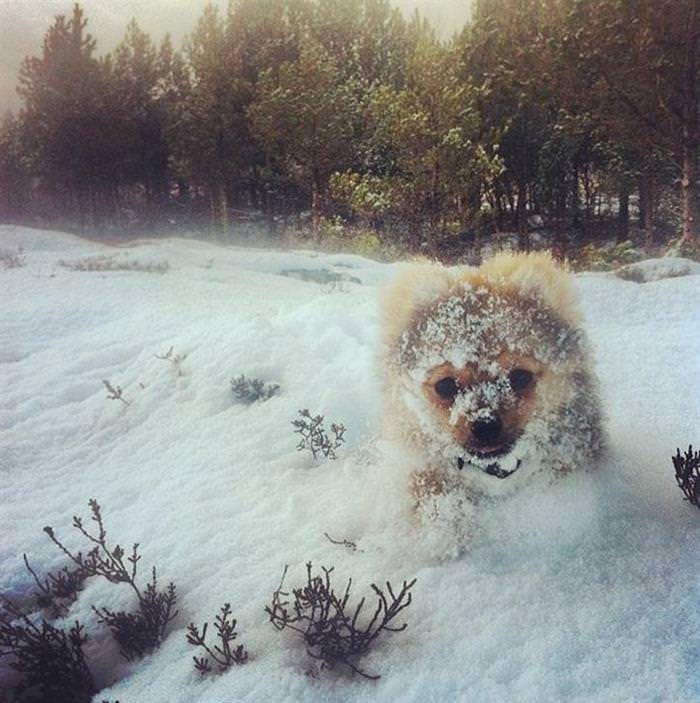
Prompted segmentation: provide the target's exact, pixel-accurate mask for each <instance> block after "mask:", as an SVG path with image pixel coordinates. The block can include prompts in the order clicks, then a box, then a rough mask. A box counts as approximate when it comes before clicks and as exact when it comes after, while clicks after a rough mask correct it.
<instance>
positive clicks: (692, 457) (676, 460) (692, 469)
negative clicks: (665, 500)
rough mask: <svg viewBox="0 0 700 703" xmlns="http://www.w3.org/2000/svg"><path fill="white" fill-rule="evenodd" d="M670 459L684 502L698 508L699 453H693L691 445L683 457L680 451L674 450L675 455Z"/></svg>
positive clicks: (699, 503)
mask: <svg viewBox="0 0 700 703" xmlns="http://www.w3.org/2000/svg"><path fill="white" fill-rule="evenodd" d="M671 459H672V460H673V467H674V468H675V470H676V483H677V484H678V487H679V488H680V489H681V491H683V495H684V496H685V500H687V501H690V502H691V503H692V504H693V505H694V506H695V507H696V508H700V452H694V451H693V447H692V445H691V446H689V447H688V451H687V452H686V453H685V454H683V455H681V450H680V449H676V455H675V456H674V457H671Z"/></svg>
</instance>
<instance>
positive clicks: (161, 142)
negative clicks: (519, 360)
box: [0, 0, 700, 255]
mask: <svg viewBox="0 0 700 703" xmlns="http://www.w3.org/2000/svg"><path fill="white" fill-rule="evenodd" d="M698 22H700V8H699V7H698V5H697V2H695V0H692V2H691V0H683V1H682V2H677V1H676V0H640V1H639V2H637V3H629V2H621V1H620V0H586V1H585V2H569V1H568V0H566V1H565V2H562V0H521V1H519V2H512V0H476V1H475V3H474V8H473V13H472V18H471V20H470V22H469V23H468V24H467V25H466V26H465V27H464V28H463V30H462V32H461V33H460V34H458V35H456V36H455V38H453V39H452V40H449V41H443V40H440V39H439V38H438V37H437V36H436V35H435V32H434V31H433V30H432V28H431V27H430V25H429V23H428V22H426V20H425V19H424V18H422V17H421V16H420V15H419V14H418V13H416V14H414V15H413V17H412V18H411V19H410V20H409V21H406V20H405V19H404V18H403V16H402V14H401V12H400V11H399V10H398V9H397V8H396V7H394V5H393V4H392V2H391V0H232V2H231V3H230V4H229V7H228V9H227V10H226V11H221V10H220V9H219V8H218V6H217V5H215V4H213V3H212V4H209V5H207V6H206V7H205V8H204V10H203V12H202V15H201V17H200V19H199V21H198V22H197V24H196V26H195V27H194V28H193V30H192V32H191V33H190V34H189V35H188V38H187V41H186V43H185V45H184V47H183V50H182V51H181V52H180V51H177V50H176V49H175V48H174V47H173V45H172V42H171V41H170V39H169V38H168V37H167V36H166V38H165V39H164V40H163V42H162V43H161V45H160V47H156V46H155V44H154V43H153V41H152V40H151V38H150V37H149V36H148V35H147V34H146V33H144V32H143V31H142V30H141V29H140V28H139V26H138V24H137V22H136V21H135V20H134V21H132V22H131V23H130V24H129V25H128V27H127V30H126V33H125V36H124V38H123V41H122V42H121V43H120V44H119V45H118V46H117V48H116V49H115V50H114V51H113V52H112V53H111V54H108V55H104V56H99V55H98V52H97V44H96V40H95V39H94V38H93V37H92V36H90V35H89V34H88V33H87V20H86V18H85V16H84V13H83V10H82V9H81V8H80V6H78V5H76V6H75V7H74V8H73V11H72V14H71V15H70V16H69V17H65V16H59V17H56V18H55V20H54V21H53V23H52V24H51V26H50V27H49V28H48V30H47V32H46V35H45V38H44V42H43V45H42V47H41V49H40V51H39V52H38V54H37V55H36V56H30V57H28V58H27V59H26V60H25V61H24V63H23V64H22V68H21V71H20V76H19V82H20V85H19V92H20V95H21V97H22V99H23V107H22V110H21V112H20V114H19V115H18V116H17V117H9V118H7V119H6V120H5V121H4V123H3V125H2V127H1V128H0V217H2V218H3V219H6V220H17V219H29V218H33V217H36V216H40V217H44V218H50V219H51V221H52V222H55V221H59V222H60V221H61V220H63V221H65V222H66V223H68V224H72V225H74V226H77V227H80V228H82V229H94V228H97V226H98V225H99V226H100V229H101V230H102V229H103V228H104V226H105V225H109V226H114V227H119V228H120V229H123V228H125V227H128V228H133V229H142V230H147V231H149V233H150V232H151V231H152V229H153V227H154V226H155V225H157V224H159V225H161V226H163V227H166V228H168V229H170V228H179V229H187V230H199V231H206V230H207V229H208V228H209V227H210V225H211V226H213V230H214V231H215V232H217V233H219V234H223V235H226V236H228V233H229V232H230V231H231V230H232V229H233V223H234V222H235V221H237V227H236V231H237V232H242V231H243V229H244V226H243V224H242V223H243V222H245V229H246V231H248V230H250V229H253V230H260V229H263V228H269V229H270V230H271V231H273V232H274V233H279V232H280V231H281V230H287V232H289V231H290V230H291V229H294V228H296V229H297V230H299V229H302V230H303V229H304V226H305V225H304V223H305V221H306V219H305V218H306V216H305V212H306V211H309V210H310V212H311V218H310V220H311V225H312V228H313V230H314V235H315V242H314V243H315V245H316V246H318V245H323V244H328V243H330V242H338V243H344V244H345V245H347V244H351V245H352V242H353V241H354V239H356V238H357V236H356V235H355V234H353V233H354V232H358V231H359V232H360V233H361V232H362V231H371V232H372V233H373V236H374V235H376V238H377V239H379V241H380V243H381V249H382V250H388V249H389V248H390V247H391V246H396V247H398V248H400V249H402V250H410V251H414V252H415V251H418V250H420V251H421V252H423V253H426V252H428V253H431V254H436V255H439V254H440V251H439V249H440V241H442V240H444V239H445V237H446V235H447V234H450V233H452V234H458V233H467V232H471V233H475V232H477V231H478V233H479V237H478V238H477V239H478V241H479V242H482V241H484V240H485V239H486V238H487V237H488V236H490V235H491V234H493V233H494V232H509V231H513V230H515V231H517V233H518V237H519V245H520V246H521V247H523V248H527V247H528V246H529V224H528V223H529V221H530V220H531V218H532V216H533V215H537V217H538V219H539V220H541V221H543V224H544V227H545V228H546V229H549V230H553V232H554V233H555V239H556V240H557V245H558V246H561V247H562V248H564V245H565V244H567V245H568V244H569V243H570V240H571V236H565V235H571V234H572V233H575V234H576V237H577V239H578V240H577V241H576V242H574V244H576V245H578V244H587V243H589V242H591V241H597V240H601V239H605V238H608V239H610V238H613V237H614V238H615V239H616V240H617V241H618V242H622V241H624V240H625V239H627V238H628V237H630V236H633V235H631V234H630V230H631V229H632V227H633V224H632V220H633V219H634V218H637V219H638V225H639V228H640V229H641V230H643V231H644V233H645V242H646V244H647V246H653V245H654V244H655V243H657V242H655V239H656V240H658V239H660V238H661V237H664V238H667V237H668V236H670V234H671V233H672V232H677V231H680V232H681V233H682V237H683V241H684V242H685V243H688V242H691V243H692V241H697V235H698V232H697V222H698V221H700V213H699V211H698V209H699V208H700V205H698V203H699V202H700V196H699V194H698V190H699V188H698V176H697V157H698V144H700V118H698V114H699V110H698V95H700V70H698V66H699V65H700V63H699V62H700V57H699V56H698V54H699V52H700V32H698V30H697V25H698ZM671 191H673V192H674V193H675V196H674V197H669V193H670V192H671ZM339 217H340V218H341V219H340V220H339V219H337V218H339ZM341 221H342V223H343V225H349V226H350V228H351V232H350V233H346V232H340V231H339V230H338V227H337V226H336V224H333V225H332V226H330V227H329V226H328V223H329V222H332V223H338V222H341ZM601 235H602V236H601ZM691 240H692V241H691ZM334 245H335V244H334ZM352 246H356V247H357V248H359V249H360V250H369V251H370V252H371V251H373V250H376V240H374V239H372V238H371V237H370V238H369V239H367V238H364V239H362V238H361V237H360V239H359V240H358V242H357V243H356V244H355V245H352ZM693 246H694V245H693Z"/></svg>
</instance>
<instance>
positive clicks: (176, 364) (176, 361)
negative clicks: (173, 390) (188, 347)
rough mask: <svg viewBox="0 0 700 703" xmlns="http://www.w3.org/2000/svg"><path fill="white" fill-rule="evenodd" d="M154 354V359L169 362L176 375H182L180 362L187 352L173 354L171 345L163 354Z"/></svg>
mask: <svg viewBox="0 0 700 703" xmlns="http://www.w3.org/2000/svg"><path fill="white" fill-rule="evenodd" d="M155 356H156V359H160V360H161V361H168V362H170V363H171V364H172V365H173V368H174V369H175V371H177V375H178V376H182V362H183V361H184V360H185V359H186V358H187V354H173V347H172V346H171V347H170V349H168V351H167V352H165V354H156V355H155Z"/></svg>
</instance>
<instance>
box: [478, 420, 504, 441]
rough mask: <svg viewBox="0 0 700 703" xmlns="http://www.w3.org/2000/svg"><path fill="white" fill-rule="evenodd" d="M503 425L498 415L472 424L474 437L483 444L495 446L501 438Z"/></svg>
mask: <svg viewBox="0 0 700 703" xmlns="http://www.w3.org/2000/svg"><path fill="white" fill-rule="evenodd" d="M502 429H503V423H502V422H501V418H500V417H499V416H498V415H491V416H490V417H488V418H484V419H482V420H476V421H475V422H474V423H473V424H472V435H473V437H474V439H476V440H477V442H480V443H481V444H487V445H488V444H495V443H496V441H497V440H498V438H499V437H500V436H501V430H502Z"/></svg>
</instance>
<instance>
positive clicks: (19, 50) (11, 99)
mask: <svg viewBox="0 0 700 703" xmlns="http://www.w3.org/2000/svg"><path fill="white" fill-rule="evenodd" d="M216 1H217V2H218V4H220V5H222V6H223V5H225V4H226V0H216ZM395 1H396V4H397V5H398V6H399V7H401V8H402V9H403V10H404V11H405V12H406V13H408V14H410V13H412V12H413V10H414V9H416V8H417V9H419V10H420V11H421V13H423V14H424V15H425V16H427V17H428V18H429V19H430V20H431V22H432V23H433V25H434V26H435V27H436V28H437V29H438V30H439V31H440V32H441V33H442V34H443V35H445V36H449V35H450V34H451V33H452V32H453V31H454V30H455V29H457V28H458V27H460V26H461V25H462V24H463V23H464V22H465V20H466V19H467V16H468V11H469V10H468V8H469V4H470V3H469V0H395ZM207 2H208V0H82V2H81V5H82V6H83V7H84V8H85V11H86V15H87V18H88V20H89V24H88V29H89V31H90V32H91V33H92V34H93V35H94V36H95V37H96V38H97V40H98V50H99V51H100V52H106V51H109V50H111V49H113V48H114V46H115V45H116V44H118V43H119V41H120V39H121V38H122V36H123V34H124V30H125V28H126V25H127V23H128V22H129V20H130V19H131V18H132V17H136V18H137V19H138V21H139V24H140V25H141V27H142V28H143V29H144V30H146V31H147V32H148V33H149V34H151V36H152V37H153V38H154V39H156V40H158V39H160V38H161V37H162V36H163V35H164V34H165V33H166V32H170V34H171V35H172V36H173V38H174V39H175V41H176V42H177V43H178V44H179V42H180V41H181V40H182V38H183V37H184V36H185V34H187V33H188V32H189V31H190V30H191V29H192V28H193V27H194V25H195V23H196V21H197V18H198V17H199V16H200V14H201V12H202V9H203V8H204V6H205V5H206V4H207ZM72 4H73V3H72V0H0V115H2V114H4V113H5V112H6V111H7V110H10V109H11V110H16V109H17V107H18V106H19V98H18V97H17V95H16V91H15V86H16V82H17V72H18V70H19V66H20V63H21V61H22V59H23V58H24V57H25V56H27V55H30V54H35V53H38V51H39V49H40V47H41V40H42V37H43V35H44V33H45V31H46V29H47V28H48V26H49V25H50V23H51V19H52V17H53V16H54V15H58V14H66V15H70V12H71V7H72Z"/></svg>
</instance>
